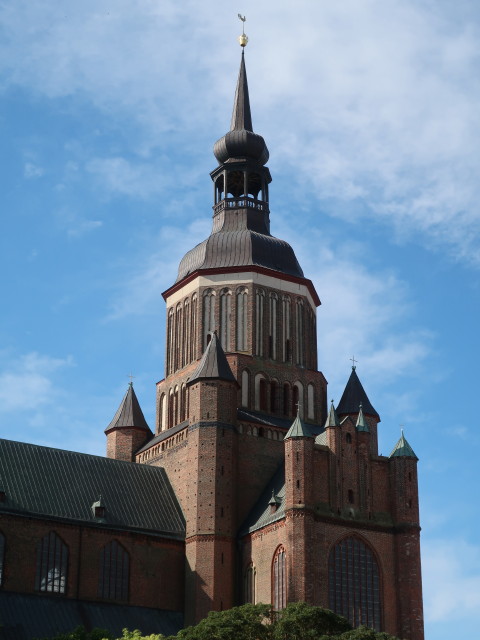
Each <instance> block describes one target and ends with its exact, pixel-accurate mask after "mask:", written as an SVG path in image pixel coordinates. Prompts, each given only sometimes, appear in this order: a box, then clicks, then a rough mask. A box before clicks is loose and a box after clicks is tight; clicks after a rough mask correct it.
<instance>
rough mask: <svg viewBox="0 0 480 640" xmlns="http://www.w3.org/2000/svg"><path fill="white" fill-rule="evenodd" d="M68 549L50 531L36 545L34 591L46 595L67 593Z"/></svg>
mask: <svg viewBox="0 0 480 640" xmlns="http://www.w3.org/2000/svg"><path fill="white" fill-rule="evenodd" d="M67 565H68V547H67V545H66V544H65V543H64V542H63V540H62V539H61V538H60V537H59V536H58V535H57V534H56V533H55V532H54V531H50V533H48V534H47V535H46V536H45V537H44V538H42V539H41V540H40V542H39V543H38V545H37V570H36V574H35V589H36V590H37V591H44V592H46V593H66V591H67Z"/></svg>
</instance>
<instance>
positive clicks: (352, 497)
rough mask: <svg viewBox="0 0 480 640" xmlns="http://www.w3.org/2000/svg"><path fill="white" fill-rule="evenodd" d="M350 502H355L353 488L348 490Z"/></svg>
mask: <svg viewBox="0 0 480 640" xmlns="http://www.w3.org/2000/svg"><path fill="white" fill-rule="evenodd" d="M348 502H349V503H350V504H353V503H354V502H355V500H354V496H353V491H352V489H349V490H348Z"/></svg>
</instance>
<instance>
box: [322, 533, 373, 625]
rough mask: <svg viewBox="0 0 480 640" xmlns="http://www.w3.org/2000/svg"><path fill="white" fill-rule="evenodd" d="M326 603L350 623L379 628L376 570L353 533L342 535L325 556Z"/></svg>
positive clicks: (362, 545)
mask: <svg viewBox="0 0 480 640" xmlns="http://www.w3.org/2000/svg"><path fill="white" fill-rule="evenodd" d="M328 594H329V607H330V609H331V610H332V611H334V612H335V613H338V614H340V615H342V616H344V617H345V618H347V620H348V621H349V622H350V624H351V625H353V626H354V627H358V626H359V625H361V624H363V625H366V626H367V627H371V628H372V629H375V630H376V631H381V630H382V614H381V611H382V607H381V594H380V571H379V568H378V564H377V561H376V559H375V556H374V555H373V553H372V551H371V549H370V548H369V547H368V546H367V545H366V544H365V543H364V542H362V541H361V540H360V539H359V538H357V537H353V536H352V537H349V538H344V539H343V540H341V541H340V542H339V543H338V544H336V545H335V546H334V547H333V548H332V550H331V551H330V555H329V559H328Z"/></svg>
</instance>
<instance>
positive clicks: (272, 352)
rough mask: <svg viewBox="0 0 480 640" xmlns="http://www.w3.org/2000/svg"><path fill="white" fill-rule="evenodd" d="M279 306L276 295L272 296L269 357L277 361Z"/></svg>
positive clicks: (272, 294)
mask: <svg viewBox="0 0 480 640" xmlns="http://www.w3.org/2000/svg"><path fill="white" fill-rule="evenodd" d="M277 304H278V297H277V294H276V293H271V294H270V314H269V316H270V317H269V336H268V351H269V353H268V356H269V357H270V358H272V359H273V360H276V359H277Z"/></svg>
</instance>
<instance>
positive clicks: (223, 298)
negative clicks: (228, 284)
mask: <svg viewBox="0 0 480 640" xmlns="http://www.w3.org/2000/svg"><path fill="white" fill-rule="evenodd" d="M231 311H232V292H231V291H229V290H228V289H222V291H221V292H220V342H221V345H222V347H223V350H224V351H230V325H231Z"/></svg>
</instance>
